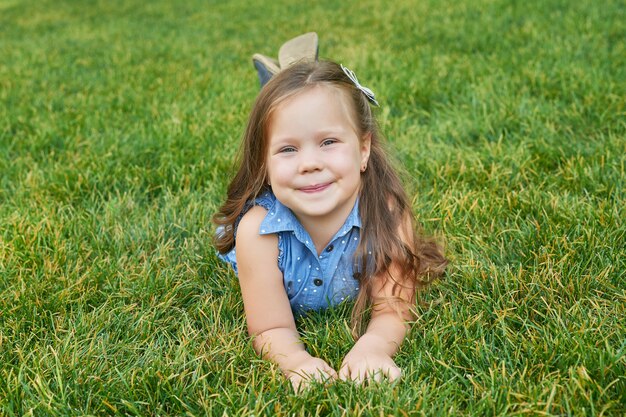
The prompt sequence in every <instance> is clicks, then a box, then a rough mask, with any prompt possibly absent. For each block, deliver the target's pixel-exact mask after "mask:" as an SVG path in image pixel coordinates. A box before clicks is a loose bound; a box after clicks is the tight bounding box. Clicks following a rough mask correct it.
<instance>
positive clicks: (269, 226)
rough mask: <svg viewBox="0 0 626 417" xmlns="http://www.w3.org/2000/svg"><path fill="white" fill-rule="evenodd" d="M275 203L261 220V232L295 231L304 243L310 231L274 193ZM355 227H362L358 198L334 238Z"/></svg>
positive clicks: (265, 233) (264, 233)
mask: <svg viewBox="0 0 626 417" xmlns="http://www.w3.org/2000/svg"><path fill="white" fill-rule="evenodd" d="M271 196H272V198H273V199H274V204H272V205H271V206H270V208H269V210H268V211H267V214H266V215H265V218H264V219H263V221H262V222H261V226H260V227H259V233H260V234H262V235H267V234H271V233H278V232H287V231H293V232H294V234H295V235H296V237H297V238H298V240H300V241H301V242H303V243H306V241H307V240H308V239H309V237H308V233H306V231H305V230H304V227H302V224H301V223H300V222H299V221H298V219H297V218H296V216H295V215H294V214H293V212H292V211H291V210H290V209H289V208H287V207H286V206H284V205H283V204H282V203H281V202H280V201H278V199H277V198H276V197H275V196H274V195H273V194H272V195H271ZM353 227H358V228H361V216H359V200H358V198H357V200H356V202H355V203H354V207H352V210H351V211H350V214H348V217H347V218H346V221H345V222H344V224H343V225H342V226H341V227H340V228H339V230H338V231H337V233H336V234H335V236H334V237H333V239H332V240H334V239H336V238H337V237H340V236H343V235H345V234H347V233H348V232H350V230H352V228H353ZM332 240H331V241H332Z"/></svg>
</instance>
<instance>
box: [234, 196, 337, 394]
mask: <svg viewBox="0 0 626 417" xmlns="http://www.w3.org/2000/svg"><path fill="white" fill-rule="evenodd" d="M266 213H267V211H266V210H265V209H264V208H262V207H259V206H255V207H253V208H251V209H250V211H248V212H247V213H246V214H245V215H244V216H243V218H242V219H241V222H240V223H239V227H238V229H237V243H236V254H237V267H238V270H239V274H238V275H239V283H240V286H241V295H242V297H243V304H244V310H245V314H246V321H247V324H248V333H249V334H250V335H251V336H252V337H253V341H252V344H253V346H254V349H255V350H256V352H257V353H259V354H261V355H262V356H263V357H264V358H265V359H269V360H271V361H273V362H275V363H276V364H277V365H278V367H279V368H280V369H281V371H282V372H283V373H284V374H285V376H286V377H287V378H288V379H289V380H290V381H291V383H292V384H293V386H294V388H295V389H296V390H298V389H300V388H302V387H303V386H305V385H306V384H307V381H309V380H310V379H317V380H326V379H329V378H334V377H336V373H335V371H334V370H333V369H332V368H331V367H330V366H329V365H328V364H327V363H326V362H324V361H323V360H321V359H319V358H316V357H313V356H311V355H310V354H309V353H308V352H307V351H306V350H305V349H304V345H303V344H302V341H301V340H300V337H299V334H298V331H297V330H296V324H295V320H294V318H293V313H292V312H291V306H290V305H289V299H288V297H287V293H286V291H285V288H284V285H283V274H282V272H281V271H280V269H279V268H278V262H277V259H278V237H277V236H276V235H274V234H270V235H260V234H259V226H260V225H261V222H262V221H263V219H264V217H265V214H266Z"/></svg>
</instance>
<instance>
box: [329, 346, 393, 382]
mask: <svg viewBox="0 0 626 417" xmlns="http://www.w3.org/2000/svg"><path fill="white" fill-rule="evenodd" d="M355 348H356V349H355ZM355 348H353V349H352V350H351V351H350V352H348V354H347V355H346V357H345V359H344V360H343V363H342V364H341V368H340V370H339V379H341V380H342V381H355V382H357V383H362V382H365V381H372V380H373V381H375V382H380V381H382V380H383V378H385V377H386V378H387V379H388V380H389V381H390V382H393V381H396V380H398V379H399V378H400V376H401V375H402V371H401V370H400V368H398V366H397V365H396V364H395V362H394V361H393V359H391V357H390V356H389V355H388V354H387V353H385V352H382V351H376V350H369V349H368V350H364V349H358V347H357V346H355Z"/></svg>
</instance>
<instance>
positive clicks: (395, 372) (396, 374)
mask: <svg viewBox="0 0 626 417" xmlns="http://www.w3.org/2000/svg"><path fill="white" fill-rule="evenodd" d="M385 375H387V379H389V382H394V381H397V380H399V379H400V378H401V377H402V370H401V369H400V368H398V367H397V366H391V367H389V368H387V372H385Z"/></svg>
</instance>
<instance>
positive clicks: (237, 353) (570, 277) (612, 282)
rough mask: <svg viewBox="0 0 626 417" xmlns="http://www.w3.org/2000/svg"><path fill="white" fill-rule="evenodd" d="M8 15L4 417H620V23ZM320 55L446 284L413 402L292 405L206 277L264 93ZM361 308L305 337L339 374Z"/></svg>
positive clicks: (134, 8)
mask: <svg viewBox="0 0 626 417" xmlns="http://www.w3.org/2000/svg"><path fill="white" fill-rule="evenodd" d="M249 3H251V2H246V1H241V0H237V1H232V2H217V1H206V2H202V1H188V2H176V4H175V3H174V2H172V3H168V2H165V1H158V0H157V1H152V2H139V1H123V2H122V1H112V2H103V1H100V2H87V1H83V2H80V1H74V2H72V1H67V0H64V1H55V2H53V1H26V0H25V1H19V0H13V1H11V0H0V57H1V58H0V415H6V416H17V415H35V416H42V415H85V414H91V415H103V414H112V415H205V414H209V415H249V416H252V415H334V416H338V415H358V414H359V413H363V414H365V415H376V416H378V415H388V414H391V415H422V414H423V415H522V414H530V415H624V414H625V413H626V324H624V318H625V317H626V249H625V247H626V208H625V204H626V6H625V5H624V3H623V2H621V1H617V0H609V1H606V2H594V1H591V0H584V1H577V2H567V1H563V0H548V1H534V0H533V1H529V2H510V1H504V0H480V1H470V0H460V1H435V0H430V1H409V0H402V1H397V2H385V1H382V0H365V1H360V2H356V1H351V2H342V3H341V4H339V2H333V1H328V0H327V1H322V2H316V3H315V4H314V5H308V6H307V5H304V3H302V4H297V3H292V2H288V1H276V2H268V5H264V6H261V5H250V4H249ZM310 30H315V31H317V32H318V33H319V35H320V38H321V55H322V57H325V58H332V59H335V60H338V61H340V62H342V63H344V64H345V65H347V66H349V67H350V68H352V69H354V71H355V72H356V73H357V74H358V76H359V79H360V80H361V81H362V82H363V83H364V84H365V85H367V86H369V87H371V88H372V89H373V90H374V91H375V92H376V93H377V95H378V97H379V101H381V104H382V107H381V109H380V111H379V118H380V123H381V126H382V128H383V131H384V133H385V134H386V136H387V137H388V139H389V142H390V145H389V147H390V149H391V150H392V152H393V153H394V154H395V155H396V157H397V160H398V162H399V163H400V165H401V166H402V167H403V171H404V172H405V176H406V178H407V189H408V191H409V193H410V195H411V196H412V197H413V203H414V211H415V213H416V215H417V217H418V218H419V219H420V220H421V221H422V222H423V224H424V226H425V229H426V230H427V231H428V232H429V233H433V234H436V235H438V236H442V238H444V239H445V241H446V244H447V254H448V256H449V257H450V259H451V260H452V263H451V267H450V269H449V272H448V274H447V276H446V278H445V279H444V280H442V281H440V282H439V283H438V284H436V285H435V286H434V287H433V288H432V289H431V290H430V291H429V292H427V293H426V294H425V295H424V298H425V299H427V300H429V301H431V302H432V306H431V307H430V308H429V309H423V310H422V311H421V315H420V318H419V319H418V320H417V322H416V323H415V325H414V326H413V329H412V331H411V333H410V335H409V337H408V339H407V341H406V342H405V343H404V345H403V346H402V348H401V350H400V352H399V354H398V356H397V358H396V359H397V363H398V365H399V366H400V367H401V368H403V370H404V377H403V380H402V382H400V383H399V384H397V385H395V386H390V385H387V384H382V385H371V386H364V387H358V386H353V385H351V384H347V383H337V384H335V385H332V386H329V387H327V388H324V389H321V388H318V389H314V390H311V391H309V392H307V393H305V394H303V395H300V396H295V395H293V394H291V393H290V390H289V387H288V384H287V383H286V382H285V381H284V380H283V378H282V377H281V376H280V373H279V372H278V371H277V369H276V368H275V367H274V366H273V365H271V364H269V363H267V362H264V361H261V360H259V358H258V357H257V356H256V355H255V353H254V351H253V350H252V347H251V345H250V343H249V340H248V337H247V335H246V330H245V320H244V316H243V309H242V303H241V298H240V294H239V291H238V285H237V280H236V278H235V277H234V275H233V274H232V273H231V272H230V271H229V270H228V269H227V268H225V267H224V266H223V265H222V264H221V263H220V262H219V261H218V260H217V258H216V256H215V251H214V249H213V247H212V243H211V236H212V233H213V227H212V225H211V223H210V218H211V215H212V214H213V213H214V211H215V210H216V208H217V207H218V205H219V204H220V203H221V202H222V199H223V197H224V191H225V188H226V185H227V183H228V180H229V177H230V175H231V174H232V161H233V158H234V155H235V153H236V150H237V143H238V140H239V137H240V135H241V133H242V131H243V126H244V123H245V120H246V117H247V113H248V111H249V109H250V106H251V103H252V101H253V99H254V97H255V95H256V93H257V91H258V82H257V79H256V75H255V73H254V71H253V68H252V65H251V62H250V56H251V54H252V53H254V52H261V53H265V54H268V55H275V54H276V50H277V48H278V46H279V45H280V44H281V43H282V42H284V41H285V40H286V39H289V38H290V37H293V36H295V35H297V34H299V33H302V32H305V31H310ZM348 317H349V311H348V309H347V308H339V309H336V310H333V311H329V312H326V313H319V314H313V315H311V316H309V317H307V318H306V319H304V320H303V321H302V322H301V323H300V326H301V328H302V333H303V338H304V340H305V341H306V343H307V345H308V347H309V349H310V350H311V351H312V352H316V353H317V354H319V355H321V356H322V357H323V358H325V359H326V360H328V361H329V362H330V363H331V364H333V365H334V366H338V365H339V364H340V363H341V360H342V358H343V355H344V354H345V353H346V352H347V351H348V349H349V348H350V346H351V340H350V337H349V332H348V330H347V323H348Z"/></svg>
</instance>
